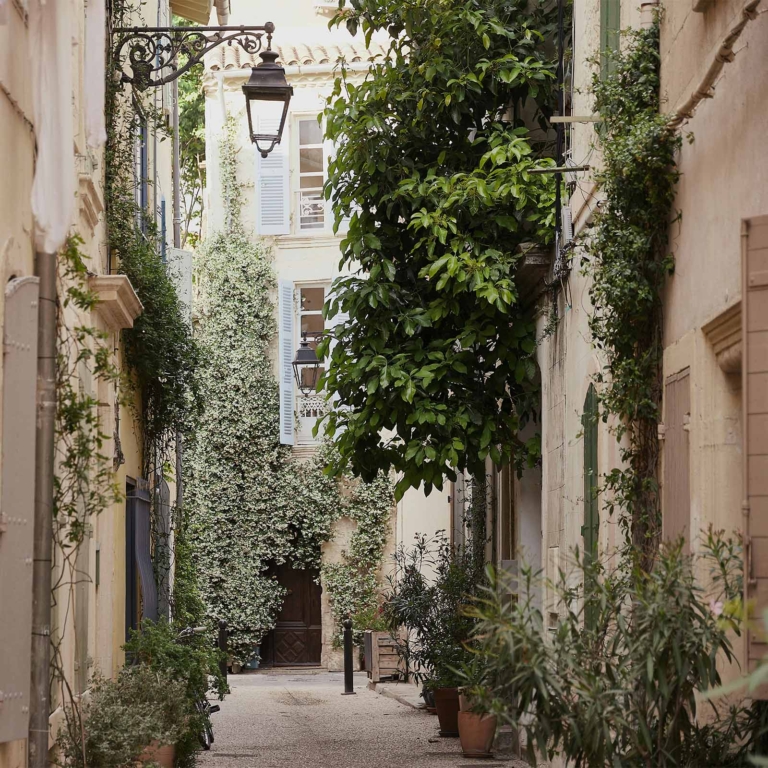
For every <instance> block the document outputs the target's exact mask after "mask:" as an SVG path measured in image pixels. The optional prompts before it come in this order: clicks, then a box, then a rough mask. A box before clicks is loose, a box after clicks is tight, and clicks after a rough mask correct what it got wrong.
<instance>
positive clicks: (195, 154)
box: [179, 65, 205, 248]
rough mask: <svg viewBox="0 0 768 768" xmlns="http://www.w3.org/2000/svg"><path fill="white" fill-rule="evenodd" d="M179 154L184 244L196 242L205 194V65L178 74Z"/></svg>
mask: <svg viewBox="0 0 768 768" xmlns="http://www.w3.org/2000/svg"><path fill="white" fill-rule="evenodd" d="M179 154H180V166H181V179H180V181H181V192H182V200H181V203H182V207H183V213H182V228H181V247H182V248H184V247H186V246H187V245H191V246H193V247H194V246H196V245H197V243H198V240H199V237H200V224H201V222H202V218H203V210H204V202H205V198H204V195H203V190H204V189H205V165H204V164H203V161H204V160H205V91H204V90H203V67H202V65H199V66H196V67H192V69H191V70H190V71H189V72H187V73H186V74H185V75H183V76H182V77H181V78H179Z"/></svg>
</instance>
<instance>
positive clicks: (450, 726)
mask: <svg viewBox="0 0 768 768" xmlns="http://www.w3.org/2000/svg"><path fill="white" fill-rule="evenodd" d="M435 708H436V709H437V719H438V721H439V722H440V735H441V736H458V735H459V689H458V688H435Z"/></svg>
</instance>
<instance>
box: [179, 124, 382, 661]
mask: <svg viewBox="0 0 768 768" xmlns="http://www.w3.org/2000/svg"><path fill="white" fill-rule="evenodd" d="M235 134H236V124H235V122H234V121H233V120H230V121H229V122H228V124H227V126H226V129H225V132H224V135H223V137H222V140H221V144H220V153H219V154H220V158H221V160H220V162H221V167H220V178H221V183H222V197H223V203H224V209H225V221H226V227H225V229H224V230H223V231H219V232H214V233H212V234H211V235H210V236H209V237H208V239H207V241H206V242H205V244H204V246H203V248H202V250H201V252H200V255H199V258H198V259H197V262H196V265H195V270H196V280H197V285H198V288H199V297H198V301H197V303H196V307H197V312H198V314H199V320H198V327H197V342H198V344H199V346H200V349H201V360H200V366H199V371H198V382H199V388H200V392H201V402H202V411H201V414H200V418H199V420H198V424H197V429H196V432H195V435H194V438H193V439H192V440H191V442H190V444H189V450H188V453H187V464H188V472H189V477H188V482H187V506H188V509H189V512H190V518H189V519H190V521H191V524H190V531H189V534H190V540H191V542H192V547H193V557H194V561H195V567H196V570H197V574H198V583H199V588H200V593H201V596H202V599H203V602H204V604H205V606H206V611H207V614H208V616H209V618H210V619H212V620H218V619H224V620H225V621H227V624H228V627H229V631H230V650H231V653H232V656H233V658H234V659H235V660H236V661H240V662H242V661H246V660H248V659H249V658H251V657H252V655H253V649H254V646H255V645H258V644H259V643H260V642H261V640H262V638H263V636H264V634H265V633H266V632H268V631H269V629H271V628H272V627H273V626H274V623H275V618H276V616H277V613H278V611H279V609H280V606H281V603H282V600H283V596H284V589H283V588H282V587H281V586H280V585H279V584H278V583H277V581H276V579H275V578H274V577H273V576H272V575H271V570H270V569H271V568H272V566H274V565H279V564H281V563H290V564H291V565H292V566H294V567H296V568H311V569H319V568H320V566H321V559H320V545H321V544H322V543H323V542H325V541H328V540H330V539H331V537H332V534H333V523H334V521H335V520H337V519H338V518H339V517H340V516H343V515H348V516H350V517H351V518H353V519H354V520H356V521H357V523H358V527H357V531H356V533H355V534H354V535H353V538H352V542H351V545H350V547H349V551H348V552H347V553H345V555H344V557H345V561H344V563H342V564H340V565H339V566H330V565H328V566H324V568H323V579H324V586H325V587H326V589H327V591H328V593H329V596H330V599H331V604H332V606H333V610H334V614H335V615H337V616H338V617H341V616H342V614H344V613H345V612H350V611H353V610H355V609H356V606H357V605H358V604H360V603H362V602H365V601H368V602H370V600H371V599H372V598H371V596H372V595H374V594H375V592H376V575H377V573H378V569H379V566H380V563H381V558H382V554H383V548H384V541H386V537H387V532H388V528H389V514H390V512H391V509H392V492H391V484H390V483H389V482H388V480H384V479H381V480H380V481H377V482H375V483H374V484H372V485H370V486H364V485H362V484H352V485H349V486H345V485H344V483H345V482H346V481H344V480H342V479H337V478H333V477H331V476H329V475H327V474H326V473H325V472H324V468H325V465H326V463H327V461H328V455H327V452H326V450H320V451H318V452H317V454H316V455H315V456H314V457H313V458H312V459H311V460H309V461H307V462H298V461H296V460H295V459H294V458H293V457H292V454H291V450H290V448H288V447H286V446H282V445H281V444H280V440H279V401H278V395H279V388H278V384H277V381H276V380H275V377H274V374H273V372H272V365H271V361H270V354H269V352H270V346H271V344H272V342H273V340H274V338H275V335H276V332H277V327H276V322H275V305H274V298H273V295H274V290H275V275H274V270H273V265H272V260H271V254H270V252H269V250H268V249H267V248H266V247H265V245H264V244H263V243H261V242H254V241H253V240H251V238H250V236H249V234H248V232H247V231H246V229H245V227H244V226H243V224H242V220H241V209H242V204H243V198H242V190H241V187H240V185H239V183H238V181H237V162H238V158H237V149H236V141H235ZM387 488H389V491H388V492H387ZM342 570H344V575H343V577H341V571H342Z"/></svg>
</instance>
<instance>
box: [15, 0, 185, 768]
mask: <svg viewBox="0 0 768 768" xmlns="http://www.w3.org/2000/svg"><path fill="white" fill-rule="evenodd" d="M71 8H72V15H73V48H72V51H73V52H72V60H71V62H72V68H73V76H74V84H75V88H74V93H73V100H72V103H73V114H72V117H73V129H74V152H75V155H76V172H77V174H78V177H77V200H76V205H75V211H74V216H73V221H72V231H73V232H74V233H77V234H78V235H80V237H81V238H82V239H83V241H84V242H83V244H82V246H81V250H82V252H83V253H84V254H85V256H86V258H87V265H88V268H89V270H90V271H91V272H92V273H94V274H97V275H98V274H103V273H104V272H105V270H106V268H107V260H106V247H105V244H104V218H103V213H101V210H102V208H103V204H104V198H103V167H104V158H103V151H93V150H91V149H90V148H88V147H87V145H86V138H85V129H84V115H83V106H84V105H83V47H84V40H83V35H84V18H85V16H84V14H85V2H84V0H71ZM143 13H144V17H145V19H147V21H148V22H149V23H151V24H154V23H156V5H155V4H154V3H152V2H150V3H149V4H146V5H145V6H144V11H143ZM163 21H164V19H163ZM137 23H142V22H141V21H140V20H139V19H137ZM144 23H146V22H144ZM29 43H30V41H29V35H28V28H27V25H26V23H25V20H24V18H23V15H22V12H21V4H20V3H18V2H9V3H8V4H7V21H6V23H5V24H3V25H0V91H1V92H0V146H2V147H3V148H4V149H5V150H6V151H5V152H4V154H3V171H4V179H5V183H3V184H2V185H0V278H2V284H3V286H4V285H5V283H6V282H7V281H8V280H9V279H10V278H11V277H12V276H21V275H30V274H33V272H34V246H33V240H32V231H33V221H32V213H31V202H30V195H31V189H32V180H33V173H34V133H33V127H32V123H33V116H32V103H31V99H32V83H31V79H30V76H31V69H30V63H29V55H30V51H29V48H28V46H29ZM170 153H171V144H170V141H168V140H167V139H166V140H165V141H162V142H160V141H159V142H158V144H157V153H156V154H155V153H154V142H153V141H152V140H150V164H151V166H152V165H157V168H158V174H157V185H156V186H154V187H153V189H155V190H157V200H158V201H159V198H160V195H161V194H163V193H164V194H165V196H166V199H167V222H168V234H169V238H170V236H171V224H172V208H171V192H170V191H171V183H170V180H171V160H170V158H171V154H170ZM151 175H154V174H152V173H151ZM150 195H152V192H151V193H150ZM3 301H4V293H3V291H0V323H2V316H3ZM64 317H65V322H66V323H67V324H68V325H69V326H73V325H74V324H76V323H86V324H90V325H95V326H96V327H101V320H100V318H99V317H98V312H97V311H96V312H94V313H93V314H92V316H90V317H80V318H78V317H76V316H75V314H74V312H73V310H72V309H71V308H70V309H69V310H67V312H66V313H65V315H64ZM0 331H1V329H0ZM106 343H107V344H109V345H110V346H113V347H114V346H117V343H118V339H117V336H116V335H115V334H112V335H111V336H110V337H109V338H108V340H107V341H106ZM117 363H118V366H119V367H121V368H123V366H122V362H121V358H120V353H118V359H117ZM0 365H1V363H0ZM1 381H2V379H1V378H0V382H1ZM81 383H82V385H83V387H84V389H85V391H86V392H89V393H92V394H94V395H97V396H98V397H99V399H100V401H101V402H102V405H103V407H102V408H100V416H101V417H102V424H103V430H104V432H106V433H107V434H108V435H110V436H111V435H112V432H113V422H114V410H113V405H114V402H115V391H114V387H113V386H112V385H109V386H107V385H101V386H100V385H98V383H97V382H93V381H91V377H90V376H89V375H88V374H87V372H85V371H81ZM1 386H2V384H1V383H0V387H1ZM1 394H2V393H1V392H0V396H1ZM1 418H2V414H0V419H1ZM0 427H1V424H0ZM0 434H1V430H0ZM120 435H121V440H122V450H123V453H124V455H125V459H126V462H125V464H124V465H123V466H122V467H121V468H120V470H119V471H118V472H117V473H115V482H116V484H117V486H118V487H119V488H120V489H121V490H122V491H124V489H125V478H126V475H130V476H132V477H137V476H140V474H141V435H140V434H139V432H138V428H137V426H136V425H135V423H134V419H133V411H132V410H131V408H130V407H129V406H123V407H122V408H121V427H120ZM103 450H104V453H105V454H106V455H107V456H108V457H109V458H110V459H111V457H112V455H113V442H112V440H111V438H110V439H109V440H108V441H107V442H106V444H105V445H104V448H103ZM90 522H91V524H92V527H93V534H92V536H91V537H90V538H89V539H88V540H87V541H86V544H85V545H84V546H87V547H89V549H90V567H89V573H88V574H87V577H88V578H90V579H91V583H90V584H89V585H88V587H87V588H88V591H89V595H88V602H89V615H88V630H87V637H88V655H89V657H90V658H91V659H92V662H93V663H92V666H91V667H90V670H91V671H92V669H93V668H96V667H98V668H99V669H100V670H101V671H102V672H103V673H105V674H107V675H113V674H115V673H116V672H117V670H118V669H119V668H120V667H121V666H122V664H123V661H124V657H123V652H122V651H121V649H120V646H121V645H122V643H123V641H124V633H125V628H124V627H125V583H124V574H125V503H124V501H121V502H120V503H117V504H115V505H113V506H112V507H111V508H109V509H106V510H104V511H103V512H102V513H101V514H100V515H99V516H98V517H96V518H94V519H92V520H91V521H90ZM97 545H98V546H99V547H100V560H101V569H100V571H101V578H100V585H99V587H98V589H97V588H96V586H95V583H93V578H94V576H95V567H96V557H95V553H96V547H97ZM58 572H59V573H60V571H58ZM73 592H74V590H73V588H72V586H71V585H63V586H62V587H61V588H60V589H59V590H58V593H57V596H56V600H57V605H56V607H55V608H54V610H53V616H52V626H53V627H54V629H55V631H58V632H59V634H60V635H61V661H62V666H63V668H64V669H65V671H66V674H67V678H68V680H69V681H70V682H72V681H73V677H74V664H75V626H74V607H75V605H74V604H75V599H74V595H73ZM29 599H30V600H31V595H30V596H29ZM54 699H55V703H60V702H59V701H58V700H57V699H56V697H54ZM60 719H61V713H60V711H57V712H54V714H53V715H52V718H51V723H52V727H53V729H54V730H55V728H56V725H57V724H58V723H59V722H60ZM25 763H26V741H24V740H22V741H20V742H12V743H9V744H0V768H20V767H21V766H23V765H25Z"/></svg>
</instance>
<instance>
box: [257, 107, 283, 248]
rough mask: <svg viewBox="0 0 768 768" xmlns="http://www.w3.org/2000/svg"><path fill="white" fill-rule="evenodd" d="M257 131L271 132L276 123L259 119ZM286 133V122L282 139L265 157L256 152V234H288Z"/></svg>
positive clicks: (274, 129)
mask: <svg viewBox="0 0 768 768" xmlns="http://www.w3.org/2000/svg"><path fill="white" fill-rule="evenodd" d="M259 130H260V131H262V132H266V131H269V132H272V131H276V130H277V123H276V121H273V123H267V121H266V120H264V119H262V120H261V121H260V122H259ZM289 147H290V143H289V131H288V121H287V120H286V123H285V128H284V130H283V137H282V140H281V142H280V144H278V145H277V146H276V147H275V148H274V149H273V150H272V151H271V152H270V153H269V154H268V155H267V156H266V157H262V156H261V154H260V153H259V152H256V164H257V180H258V181H257V183H258V191H259V193H258V195H257V205H258V206H259V209H258V211H257V216H256V226H257V231H258V234H260V235H288V234H290V231H291V195H290V183H289V171H290V164H289V152H288V148H289Z"/></svg>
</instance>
